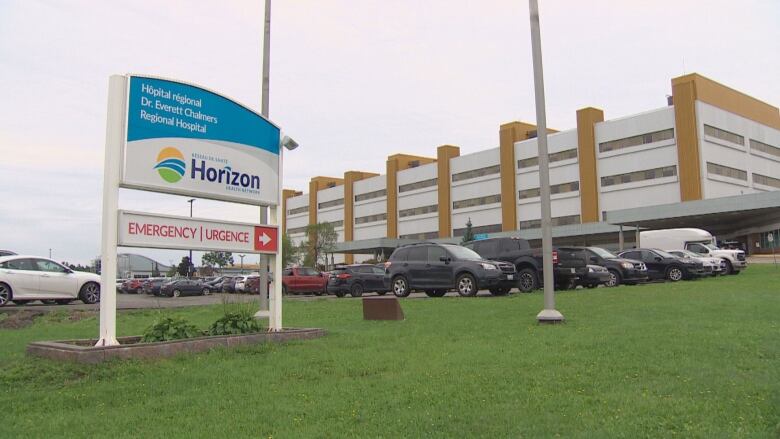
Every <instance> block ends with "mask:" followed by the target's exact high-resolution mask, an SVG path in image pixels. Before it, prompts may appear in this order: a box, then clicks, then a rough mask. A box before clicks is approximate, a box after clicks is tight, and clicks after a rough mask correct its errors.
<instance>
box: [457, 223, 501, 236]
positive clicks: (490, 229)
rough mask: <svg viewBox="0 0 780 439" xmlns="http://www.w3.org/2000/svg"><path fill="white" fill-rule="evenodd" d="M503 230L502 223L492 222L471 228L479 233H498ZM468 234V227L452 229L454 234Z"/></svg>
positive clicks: (473, 231)
mask: <svg viewBox="0 0 780 439" xmlns="http://www.w3.org/2000/svg"><path fill="white" fill-rule="evenodd" d="M500 231H501V224H490V225H487V226H476V227H472V228H471V233H473V234H475V235H478V234H480V233H498V232H500ZM465 234H466V228H465V227H463V228H461V229H455V230H453V231H452V236H455V237H457V236H463V235H465Z"/></svg>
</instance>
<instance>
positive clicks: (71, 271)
mask: <svg viewBox="0 0 780 439" xmlns="http://www.w3.org/2000/svg"><path fill="white" fill-rule="evenodd" d="M65 273H67V274H73V270H71V269H70V268H66V269H65Z"/></svg>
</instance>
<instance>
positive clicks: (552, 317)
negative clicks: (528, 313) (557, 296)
mask: <svg viewBox="0 0 780 439" xmlns="http://www.w3.org/2000/svg"><path fill="white" fill-rule="evenodd" d="M564 320H565V319H564V318H563V314H561V313H560V312H558V310H555V309H543V310H542V311H541V312H539V314H537V315H536V321H538V322H539V323H563V322H564Z"/></svg>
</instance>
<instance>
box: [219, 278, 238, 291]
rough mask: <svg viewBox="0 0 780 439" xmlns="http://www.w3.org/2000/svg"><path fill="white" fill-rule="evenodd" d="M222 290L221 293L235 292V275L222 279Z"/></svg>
mask: <svg viewBox="0 0 780 439" xmlns="http://www.w3.org/2000/svg"><path fill="white" fill-rule="evenodd" d="M222 292H223V293H235V292H236V277H235V276H231V277H227V278H225V279H222Z"/></svg>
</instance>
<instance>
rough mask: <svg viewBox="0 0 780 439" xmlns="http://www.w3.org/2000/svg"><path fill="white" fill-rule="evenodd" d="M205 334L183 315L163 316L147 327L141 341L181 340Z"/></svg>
mask: <svg viewBox="0 0 780 439" xmlns="http://www.w3.org/2000/svg"><path fill="white" fill-rule="evenodd" d="M200 335H203V334H202V333H201V331H199V330H198V328H197V327H195V325H191V324H190V323H189V322H188V321H187V320H185V319H183V318H181V317H161V318H159V319H157V320H156V321H155V322H154V323H153V324H152V326H150V327H148V328H146V331H144V336H143V338H141V342H144V343H151V342H156V341H168V340H180V339H183V338H192V337H198V336H200Z"/></svg>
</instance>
